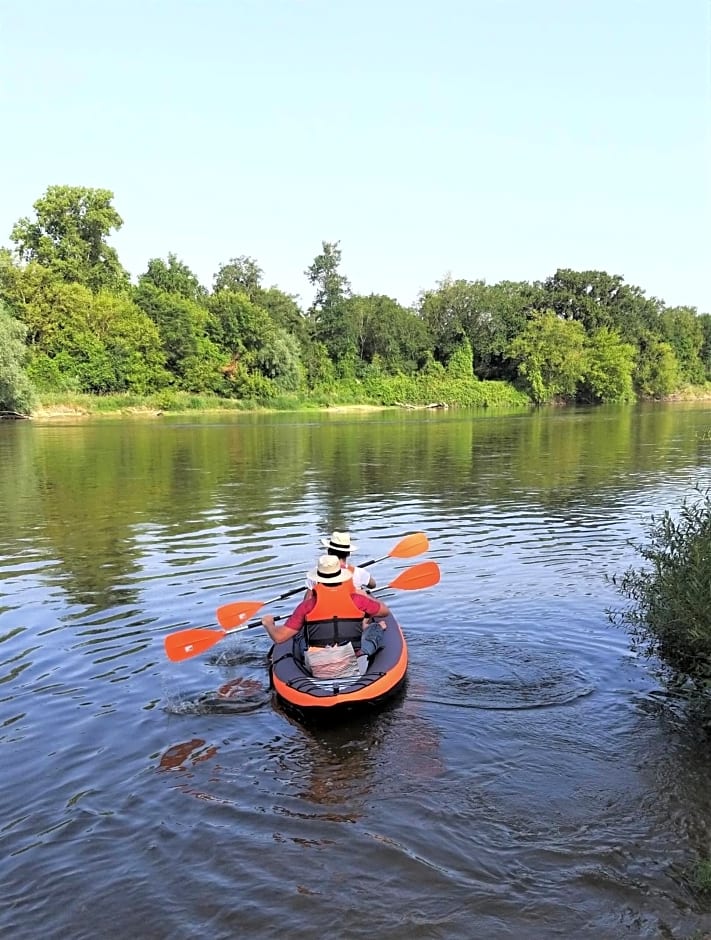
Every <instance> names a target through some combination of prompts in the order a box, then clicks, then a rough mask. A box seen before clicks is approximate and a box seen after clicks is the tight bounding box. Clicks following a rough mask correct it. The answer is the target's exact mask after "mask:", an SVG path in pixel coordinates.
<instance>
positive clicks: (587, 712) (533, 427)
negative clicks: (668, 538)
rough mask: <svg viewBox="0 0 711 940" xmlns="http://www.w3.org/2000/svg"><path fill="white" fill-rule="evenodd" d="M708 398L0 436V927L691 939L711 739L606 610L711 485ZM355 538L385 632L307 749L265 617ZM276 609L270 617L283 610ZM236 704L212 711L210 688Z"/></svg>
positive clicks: (24, 933) (156, 933)
mask: <svg viewBox="0 0 711 940" xmlns="http://www.w3.org/2000/svg"><path fill="white" fill-rule="evenodd" d="M710 458H711V405H710V404H703V405H683V404H677V405H658V406H651V405H650V406H639V407H635V408H627V409H623V410H620V409H612V410H607V409H597V410H584V411H575V410H560V411H552V412H546V413H532V414H529V413H520V414H516V415H495V414H488V413H470V412H461V411H456V412H449V413H423V412H415V413H401V412H395V411H383V412H373V413H367V414H337V413H328V414H325V413H324V414H318V415H310V414H309V415H271V416H264V415H242V416H234V417H232V416H230V417H225V416H221V415H220V416H201V417H198V418H184V417H182V418H177V417H162V418H157V419H155V420H132V419H128V418H124V419H120V420H114V419H101V420H96V421H91V422H71V421H70V422H56V421H55V422H44V423H43V422H42V421H39V420H37V421H33V422H31V423H29V422H25V423H10V422H5V423H1V424H0V473H1V479H2V487H1V488H0V760H1V761H2V764H1V766H2V788H1V789H0V851H1V857H2V879H1V884H2V889H1V890H0V935H2V936H3V937H8V938H13V940H15V938H19V940H24V938H27V940H36V938H39V937H42V938H55V937H56V938H65V937H66V938H71V940H84V938H86V940H96V938H99V937H100V938H102V940H104V938H149V940H150V938H171V940H192V938H198V937H200V938H203V937H210V938H214V940H222V938H233V937H260V938H261V937H265V938H270V937H275V938H277V937H282V936H285V937H288V938H313V937H318V936H324V935H327V936H330V937H345V938H351V937H352V938H359V937H363V938H369V940H371V938H373V937H388V938H408V940H410V938H413V937H417V938H420V937H421V938H430V937H431V938H459V937H461V938H483V940H499V938H525V940H548V938H554V937H555V938H558V937H560V938H575V940H588V938H589V940H607V938H610V940H617V938H623V937H624V938H626V937H645V938H667V940H669V938H675V940H676V938H685V940H686V938H690V937H692V936H694V937H700V936H702V935H703V933H704V932H705V931H706V930H711V914H710V913H709V906H708V902H704V901H703V900H702V898H700V897H698V896H696V895H695V894H694V893H693V891H692V890H691V889H690V888H689V887H688V883H687V877H686V876H687V873H688V871H689V869H690V868H691V867H692V866H693V865H694V864H695V863H696V862H698V860H699V859H702V858H706V857H708V853H709V850H710V849H711V832H710V827H711V785H710V784H709V781H710V780H711V748H709V747H707V746H705V745H704V744H703V742H701V741H699V740H698V739H696V738H695V737H694V736H693V734H692V733H691V732H690V731H689V730H688V729H687V728H685V726H684V723H683V721H681V720H680V718H679V717H678V715H675V713H674V712H673V711H671V710H670V709H669V708H668V706H667V705H666V704H665V698H664V695H663V694H662V691H661V688H660V686H659V685H658V682H657V680H656V679H655V676H654V672H653V668H652V665H653V664H650V663H649V662H647V661H645V660H644V659H642V658H638V657H637V656H636V655H634V654H633V653H632V652H631V651H630V647H629V642H628V639H627V637H626V636H625V634H624V633H623V632H622V631H621V630H619V629H618V628H616V627H614V626H611V625H610V623H609V622H608V619H607V616H606V608H608V607H610V606H621V604H622V603H623V599H622V598H621V597H619V596H618V595H616V594H615V593H614V590H613V589H612V588H611V586H610V585H609V584H608V583H607V582H606V580H605V575H606V574H608V575H611V574H614V573H616V572H617V573H620V572H622V571H623V570H624V569H625V568H626V567H627V566H628V565H630V564H639V559H638V556H637V555H635V553H634V551H633V550H632V548H631V547H630V545H629V544H628V540H629V539H630V538H632V539H638V540H639V539H640V538H643V537H644V531H645V528H644V527H645V523H646V522H647V521H648V519H649V517H650V515H651V514H652V513H658V512H661V511H662V510H664V509H666V508H669V509H671V510H676V508H678V506H679V504H680V503H681V500H682V499H683V498H684V497H692V498H693V495H694V486H697V485H700V486H703V487H705V486H708V485H709V484H711V463H710ZM334 528H344V529H350V531H351V533H352V535H353V538H354V540H355V541H357V542H358V543H359V546H360V552H359V555H358V556H356V557H355V559H354V560H356V561H357V559H358V557H360V558H361V559H362V560H364V559H366V558H373V557H377V556H380V555H385V554H386V553H387V552H388V551H389V550H390V549H391V548H392V547H393V546H394V545H395V544H396V542H397V541H398V540H399V539H400V538H401V537H402V536H403V535H405V534H407V533H409V532H414V531H422V532H425V533H426V534H427V535H428V537H429V539H430V552H429V553H428V555H427V556H423V557H422V558H417V559H412V561H396V560H394V559H388V560H387V561H384V562H381V563H379V564H378V565H377V566H375V568H374V569H373V573H374V574H375V576H376V577H377V578H378V579H379V580H380V583H386V582H387V581H388V580H392V578H393V577H394V576H395V575H396V574H397V573H398V572H399V571H401V570H403V569H404V568H405V567H407V566H408V564H410V563H414V562H415V561H420V560H425V558H426V557H429V558H433V559H435V560H436V561H438V563H439V564H440V566H441V569H442V580H441V582H440V584H439V585H437V586H436V587H434V588H430V589H427V590H423V591H415V592H394V591H390V592H389V593H385V594H384V595H382V596H383V597H384V599H386V600H387V601H388V603H390V604H391V606H392V607H393V610H394V612H395V613H396V615H397V616H398V619H399V620H400V622H401V623H402V625H403V628H404V630H405V633H406V635H407V638H408V640H409V644H410V653H411V661H410V670H409V681H408V685H407V688H406V690H405V693H404V694H403V695H402V696H401V697H400V698H399V699H398V700H397V701H396V702H395V703H394V704H393V705H392V706H391V707H390V708H388V709H387V710H386V711H384V712H382V713H381V714H379V715H377V716H376V717H374V718H371V719H369V720H368V721H366V722H363V723H351V724H348V725H345V726H343V727H341V728H339V729H335V730H314V729H308V728H304V727H302V726H300V725H299V724H297V723H295V722H294V721H293V720H290V719H288V718H287V717H286V716H285V715H284V714H283V713H282V712H281V711H280V710H279V709H278V707H277V706H276V705H275V704H274V703H273V702H272V700H271V697H270V694H269V691H268V688H267V676H266V672H265V668H264V658H265V654H266V652H267V649H268V646H269V643H268V639H267V637H266V634H264V633H263V631H262V630H252V631H250V632H248V633H246V634H239V635H237V636H236V637H232V638H230V639H228V640H225V641H223V642H222V643H221V644H219V645H218V646H217V647H215V648H214V649H213V650H211V651H210V652H209V653H206V654H203V655H201V656H199V657H196V658H193V659H189V660H186V661H184V662H181V663H177V664H176V663H170V662H169V661H168V660H167V659H166V657H165V655H164V651H163V638H164V636H165V635H166V634H167V633H169V632H172V631H175V630H179V629H184V628H186V627H188V626H211V627H212V626H216V623H215V619H214V611H215V608H216V607H217V606H219V605H220V604H224V603H226V602H228V601H232V600H237V599H255V600H262V599H268V598H270V597H273V596H274V595H276V594H278V593H280V592H281V591H284V590H288V589H289V588H291V587H295V586H296V585H298V583H299V582H300V580H301V579H302V578H303V575H304V572H305V570H306V568H307V567H310V566H311V565H312V564H313V562H314V560H315V558H316V556H317V555H318V554H319V538H320V537H321V536H324V535H327V534H328V533H329V532H330V531H331V530H332V529H334ZM291 604H292V602H291V601H286V602H284V603H283V604H282V605H274V607H273V608H270V609H271V610H272V612H273V613H283V612H285V611H288V610H289V609H290V605H291ZM228 683H229V684H230V689H231V691H232V695H231V697H230V698H228V699H224V700H223V699H220V698H219V697H218V696H217V695H216V693H217V691H218V690H219V689H220V688H222V687H223V686H225V685H226V684H228Z"/></svg>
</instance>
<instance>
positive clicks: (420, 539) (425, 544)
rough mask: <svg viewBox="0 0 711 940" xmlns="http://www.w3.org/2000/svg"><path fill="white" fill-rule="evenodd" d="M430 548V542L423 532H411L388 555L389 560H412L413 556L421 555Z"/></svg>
mask: <svg viewBox="0 0 711 940" xmlns="http://www.w3.org/2000/svg"><path fill="white" fill-rule="evenodd" d="M429 547H430V540H429V539H428V538H427V536H426V535H425V533H424V532H413V533H412V535H406V536H405V538H404V539H400V541H399V542H398V543H397V545H396V546H395V548H393V549H392V550H391V552H390V554H389V556H388V557H389V558H412V557H413V555H422V554H424V552H426V551H427V549H428V548H429Z"/></svg>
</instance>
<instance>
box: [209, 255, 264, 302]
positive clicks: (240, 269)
mask: <svg viewBox="0 0 711 940" xmlns="http://www.w3.org/2000/svg"><path fill="white" fill-rule="evenodd" d="M263 274H264V272H263V271H262V269H261V268H260V267H259V265H258V264H257V262H256V261H255V260H254V258H250V257H249V255H240V256H239V258H230V260H229V261H228V262H227V264H223V265H221V266H220V269H219V271H218V272H217V274H216V275H215V279H214V283H213V288H212V289H213V292H214V293H215V294H217V293H219V292H220V291H223V290H229V291H232V292H233V293H241V294H246V295H247V297H249V299H250V300H254V299H255V298H256V294H257V292H258V291H259V290H260V288H261V284H262V275H263Z"/></svg>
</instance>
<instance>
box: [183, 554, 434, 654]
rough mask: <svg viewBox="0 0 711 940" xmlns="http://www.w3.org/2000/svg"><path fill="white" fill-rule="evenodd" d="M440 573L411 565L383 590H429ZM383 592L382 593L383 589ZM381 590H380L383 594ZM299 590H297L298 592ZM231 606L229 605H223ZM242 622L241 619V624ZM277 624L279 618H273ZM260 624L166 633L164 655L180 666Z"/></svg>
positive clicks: (428, 565)
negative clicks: (227, 637) (221, 641)
mask: <svg viewBox="0 0 711 940" xmlns="http://www.w3.org/2000/svg"><path fill="white" fill-rule="evenodd" d="M439 579H440V570H439V565H438V564H437V563H436V562H434V561H423V562H421V563H420V564H419V565H413V566H412V568H406V569H405V571H401V572H400V574H399V575H398V576H397V577H396V578H395V579H394V580H392V581H391V582H390V584H386V585H385V588H396V589H397V590H399V591H420V590H422V589H423V588H427V587H432V586H434V585H435V584H438V583H439ZM385 588H384V589H385ZM384 589H383V590H384ZM299 590H301V588H299ZM267 603H269V602H268V601H264V603H260V602H258V601H250V602H245V603H244V604H242V605H240V606H241V612H244V610H245V609H246V605H247V604H251V605H252V610H253V611H254V609H255V605H256V610H259V608H260V607H263V606H264V604H267ZM226 606H231V605H226ZM244 619H245V618H244V617H243V618H242V620H244ZM274 619H275V620H280V619H281V618H280V617H275V618H274ZM260 624H261V620H255V621H252V623H242V622H240V624H239V625H235V626H234V627H232V628H231V629H223V630H208V629H202V628H196V629H189V630H179V631H178V632H177V633H169V634H168V636H167V637H166V638H165V640H164V645H165V654H166V656H167V657H168V659H170V660H172V661H173V662H180V661H181V660H183V659H190V658H191V657H192V656H198V655H199V654H200V653H204V652H205V651H206V650H209V649H210V647H212V646H214V645H215V644H216V643H219V642H220V640H221V639H223V638H224V637H226V636H229V634H231V633H240V632H241V631H242V630H251V629H252V627H258V626H259V625H260Z"/></svg>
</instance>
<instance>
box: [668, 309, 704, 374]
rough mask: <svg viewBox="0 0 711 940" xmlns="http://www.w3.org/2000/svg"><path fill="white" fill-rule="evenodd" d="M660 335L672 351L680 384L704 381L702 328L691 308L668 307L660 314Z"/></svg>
mask: <svg viewBox="0 0 711 940" xmlns="http://www.w3.org/2000/svg"><path fill="white" fill-rule="evenodd" d="M661 319H662V335H663V338H664V339H665V340H666V341H667V342H668V343H669V345H670V346H671V348H672V349H673V350H674V355H675V356H676V358H677V362H678V363H679V373H680V375H679V378H680V381H682V382H688V383H691V384H699V383H701V382H703V381H704V378H705V370H704V364H703V361H702V358H701V357H702V350H703V348H704V340H705V336H704V328H703V325H702V323H701V321H700V319H699V317H698V316H697V315H696V310H695V309H694V308H693V307H670V308H667V309H666V310H665V311H664V312H663V313H662V317H661Z"/></svg>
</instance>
